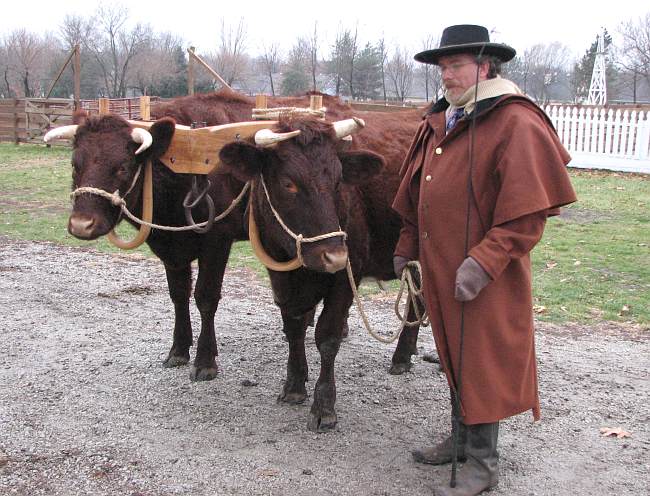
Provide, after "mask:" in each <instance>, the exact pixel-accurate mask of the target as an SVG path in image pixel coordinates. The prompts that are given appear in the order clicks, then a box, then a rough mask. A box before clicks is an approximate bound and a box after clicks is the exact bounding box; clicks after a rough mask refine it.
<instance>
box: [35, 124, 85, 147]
mask: <svg viewBox="0 0 650 496" xmlns="http://www.w3.org/2000/svg"><path fill="white" fill-rule="evenodd" d="M78 127H79V126H78V125H77V124H71V125H69V126H59V127H55V128H54V129H50V130H49V131H48V132H47V133H46V134H45V136H43V141H45V143H48V142H50V141H52V140H54V139H70V138H72V137H73V136H74V135H75V133H76V132H77V128H78Z"/></svg>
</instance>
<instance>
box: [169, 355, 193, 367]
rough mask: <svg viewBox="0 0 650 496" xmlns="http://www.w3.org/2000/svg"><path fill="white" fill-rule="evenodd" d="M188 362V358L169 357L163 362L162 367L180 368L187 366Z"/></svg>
mask: <svg viewBox="0 0 650 496" xmlns="http://www.w3.org/2000/svg"><path fill="white" fill-rule="evenodd" d="M189 361H190V357H189V356H180V355H169V356H168V357H167V358H166V359H165V361H164V362H163V367H165V368H166V369H171V368H173V367H182V366H183V365H187V364H188V363H189Z"/></svg>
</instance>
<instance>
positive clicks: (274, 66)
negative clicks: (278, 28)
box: [262, 43, 280, 96]
mask: <svg viewBox="0 0 650 496" xmlns="http://www.w3.org/2000/svg"><path fill="white" fill-rule="evenodd" d="M262 67H263V68H264V72H265V73H266V75H267V76H268V78H269V83H271V94H272V95H273V96H275V85H274V84H273V74H274V73H276V72H278V70H279V67H280V55H279V49H278V44H277V43H271V44H270V45H263V47H262Z"/></svg>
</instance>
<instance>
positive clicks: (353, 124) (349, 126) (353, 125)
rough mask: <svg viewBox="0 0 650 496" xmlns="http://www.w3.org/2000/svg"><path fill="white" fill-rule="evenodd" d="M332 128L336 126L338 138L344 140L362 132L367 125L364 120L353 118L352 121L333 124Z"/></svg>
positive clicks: (347, 120)
mask: <svg viewBox="0 0 650 496" xmlns="http://www.w3.org/2000/svg"><path fill="white" fill-rule="evenodd" d="M332 126H334V130H335V131H336V137H337V138H344V137H346V136H350V135H351V134H353V133H356V132H357V131H359V130H361V128H363V127H365V126H366V123H365V122H364V120H363V119H359V118H358V117H353V118H352V119H345V120H343V121H336V122H332Z"/></svg>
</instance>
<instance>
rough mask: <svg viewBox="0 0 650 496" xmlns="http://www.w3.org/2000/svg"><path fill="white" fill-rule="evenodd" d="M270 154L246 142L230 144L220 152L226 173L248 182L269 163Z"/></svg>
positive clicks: (220, 158)
mask: <svg viewBox="0 0 650 496" xmlns="http://www.w3.org/2000/svg"><path fill="white" fill-rule="evenodd" d="M268 158H269V152H268V151H267V150H265V149H264V148H258V147H257V146H255V145H252V144H250V143H246V142H245V141H234V142H232V143H228V144H227V145H226V146H224V147H223V148H222V149H221V151H220V152H219V160H220V161H221V164H222V165H223V169H224V172H225V173H229V174H232V175H233V176H235V178H237V179H238V180H240V181H242V182H246V181H249V180H251V179H252V178H253V177H255V176H257V175H259V174H260V173H261V172H262V169H263V168H264V165H265V164H266V163H267V162H268Z"/></svg>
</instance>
